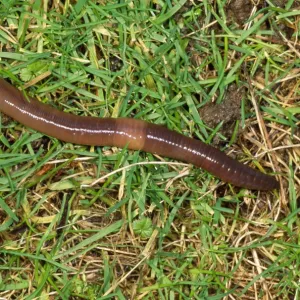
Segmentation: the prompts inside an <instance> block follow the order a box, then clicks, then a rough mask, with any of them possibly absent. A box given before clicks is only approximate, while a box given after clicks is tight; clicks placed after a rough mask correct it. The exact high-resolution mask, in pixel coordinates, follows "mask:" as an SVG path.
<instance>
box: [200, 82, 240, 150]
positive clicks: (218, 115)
mask: <svg viewBox="0 0 300 300" xmlns="http://www.w3.org/2000/svg"><path fill="white" fill-rule="evenodd" d="M244 93H245V89H244V88H238V87H237V86H236V84H232V85H231V86H229V89H228V91H227V93H226V95H225V97H224V100H223V102H222V103H220V104H216V103H209V104H207V105H205V106H204V107H202V108H200V109H199V114H200V116H201V119H202V120H203V121H204V123H205V124H206V125H207V126H209V127H210V128H215V127H216V126H217V125H218V124H219V123H220V122H223V125H222V127H221V129H220V130H219V132H220V133H221V134H222V135H224V136H225V137H226V138H228V139H230V138H231V136H232V133H233V130H234V127H235V124H236V121H237V120H240V119H241V100H242V98H243V96H244ZM219 143H220V140H219V138H218V136H216V137H215V138H214V140H213V144H214V145H217V144H219Z"/></svg>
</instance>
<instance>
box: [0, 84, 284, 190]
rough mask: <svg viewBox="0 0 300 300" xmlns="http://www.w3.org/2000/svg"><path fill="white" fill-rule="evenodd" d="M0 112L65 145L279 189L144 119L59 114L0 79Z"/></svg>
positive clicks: (257, 187) (268, 180) (212, 150)
mask: <svg viewBox="0 0 300 300" xmlns="http://www.w3.org/2000/svg"><path fill="white" fill-rule="evenodd" d="M0 111H2V112H3V113H4V114H6V115H8V116H10V117H12V118H13V119H15V120H16V121H18V122H20V123H22V124H24V125H25V126H28V127H30V128H32V129H34V130H37V131H39V132H42V133H44V134H46V135H48V136H51V137H54V138H57V139H59V140H62V141H65V142H69V143H74V144H81V145H94V146H117V147H127V148H128V149H132V150H142V151H146V152H150V153H154V154H158V155H162V156H165V157H169V158H173V159H176V160H180V161H185V162H188V163H191V164H193V165H195V166H197V167H200V168H203V169H204V170H206V171H208V172H209V173H211V174H213V175H214V176H216V177H218V178H220V179H222V180H223V181H225V182H228V183H231V184H233V185H235V186H238V187H244V188H247V189H255V190H272V189H278V188H279V183H278V182H277V181H276V179H275V178H274V177H273V176H270V175H267V174H264V173H261V172H259V171H256V170H254V169H252V168H250V167H248V166H247V165H244V164H242V163H240V162H238V161H237V160H234V159H233V158H231V157H229V156H227V155H226V154H225V153H223V152H222V151H220V150H218V149H216V148H214V147H212V146H210V145H207V144H205V143H203V142H201V141H200V140H196V139H193V138H190V137H187V136H184V135H182V134H180V133H177V132H175V131H172V130H169V129H167V128H166V127H163V126H161V125H156V124H152V123H148V122H145V121H142V120H137V119H130V118H97V117H88V116H77V115H74V114H71V113H66V112H62V111H60V110H58V109H55V108H53V107H51V106H49V105H46V104H44V103H41V102H39V101H38V100H37V99H34V98H30V97H27V96H25V95H24V94H23V93H22V92H21V91H19V90H18V89H17V88H15V87H13V86H12V85H10V84H9V83H8V82H6V81H5V80H3V79H0Z"/></svg>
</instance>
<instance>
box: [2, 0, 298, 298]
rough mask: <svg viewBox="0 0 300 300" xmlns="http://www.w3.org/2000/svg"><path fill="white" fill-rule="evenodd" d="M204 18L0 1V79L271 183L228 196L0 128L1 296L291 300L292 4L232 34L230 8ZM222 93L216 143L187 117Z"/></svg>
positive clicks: (179, 175) (126, 156)
mask: <svg viewBox="0 0 300 300" xmlns="http://www.w3.org/2000/svg"><path fill="white" fill-rule="evenodd" d="M227 2H228V1H227ZM232 2H235V1H232ZM210 3H211V1H206V0H204V1H199V2H188V1H173V2H170V1H166V2H163V1H157V2H153V1H140V2H138V1H134V2H117V1H115V2H114V1H111V2H109V1H104V2H103V1H102V2H100V1H86V0H84V1H82V0H81V1H80V0H78V1H77V2H76V1H75V2H74V5H73V6H72V5H71V4H70V2H69V1H66V2H65V3H63V1H48V0H45V1H34V4H33V5H29V4H28V5H26V2H23V1H1V2H0V20H1V22H0V24H1V26H0V63H1V67H0V73H1V76H2V77H3V78H9V79H10V81H11V82H13V83H14V84H15V85H16V86H18V87H23V88H24V89H25V91H26V92H27V93H28V94H30V95H34V96H35V97H37V98H38V99H39V100H40V101H43V102H46V103H47V104H49V105H53V106H56V107H57V108H58V109H60V110H64V111H68V112H72V113H74V114H80V115H91V116H97V117H109V116H113V117H120V116H122V117H124V116H126V117H134V118H139V119H143V120H146V121H149V122H152V123H157V124H164V125H165V126H168V127H169V128H170V129H173V130H175V131H179V132H182V133H183V134H185V135H189V136H193V137H194V138H198V139H200V140H202V141H205V142H209V143H214V141H216V139H217V140H218V141H219V147H221V148H222V150H224V151H226V152H231V153H234V154H235V155H236V156H237V158H238V159H239V160H240V161H243V162H246V163H247V164H249V165H252V166H253V167H256V168H259V169H260V170H262V171H267V172H269V173H272V172H274V173H276V174H278V178H279V179H280V183H281V189H280V191H278V192H277V191H273V192H255V191H248V190H245V189H238V188H235V187H233V186H230V185H228V184H225V183H223V182H221V181H219V180H218V179H217V178H214V177H213V176H211V175H210V174H208V173H206V172H205V171H203V170H201V169H197V168H195V167H191V166H188V165H186V164H184V163H181V162H174V161H171V160H168V159H166V158H162V157H158V156H155V155H153V154H149V153H143V152H138V151H128V150H126V149H117V148H114V147H85V146H79V145H72V144H66V143H63V142H61V141H58V140H56V139H54V138H51V137H45V136H43V135H42V134H40V133H38V132H35V131H33V130H31V129H29V128H25V127H24V126H22V125H21V124H18V123H17V122H15V121H14V120H12V119H9V118H8V117H6V116H5V115H4V114H2V115H1V122H0V124H1V127H0V130H1V132H0V145H1V147H0V220H1V223H0V232H1V233H0V238H1V246H0V259H1V264H0V270H1V272H0V297H2V298H3V299H50V298H53V299H112V298H113V299H129V298H131V299H275V298H276V299H298V298H299V292H300V286H299V280H300V273H299V269H300V260H299V258H300V255H299V253H300V246H299V245H300V244H299V211H300V210H299V191H300V187H299V186H300V178H299V156H300V155H299V154H300V153H299V144H300V138H299V136H300V135H299V112H300V111H299V106H300V105H299V82H300V81H299V63H300V55H299V43H298V38H299V31H298V30H299V28H298V27H299V24H298V23H297V20H298V16H299V10H295V9H294V7H295V5H297V3H298V2H297V1H296V2H295V3H294V1H286V3H285V5H282V7H281V8H279V7H277V6H276V5H275V1H267V4H268V5H267V7H265V8H262V7H256V9H254V10H251V11H250V12H251V14H250V12H249V14H248V15H247V18H246V19H245V21H244V25H242V24H241V25H240V26H238V25H237V23H236V22H235V20H234V19H233V18H232V17H230V12H232V11H233V8H232V7H229V2H228V3H227V4H226V1H223V0H219V1H215V2H214V4H213V5H211V4H210ZM293 5H294V6H293ZM229 8H230V9H229ZM246 8H247V6H245V11H246ZM298 8H299V3H298ZM235 14H237V12H235ZM225 20H226V21H225ZM233 84H235V85H236V86H237V87H239V88H241V87H244V88H245V89H246V93H244V94H243V98H242V100H241V101H242V105H241V117H240V119H237V120H236V122H235V130H233V131H232V135H231V136H229V137H226V136H225V135H224V134H223V132H222V128H223V127H224V124H223V123H220V124H217V126H216V127H215V128H211V127H210V126H209V125H208V124H205V122H204V121H203V120H202V119H201V117H200V115H199V109H201V108H202V107H204V106H205V105H207V104H210V103H212V102H216V103H221V102H222V101H223V100H224V97H226V95H227V94H228V89H229V87H230V86H232V85H233ZM238 128H240V129H238Z"/></svg>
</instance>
